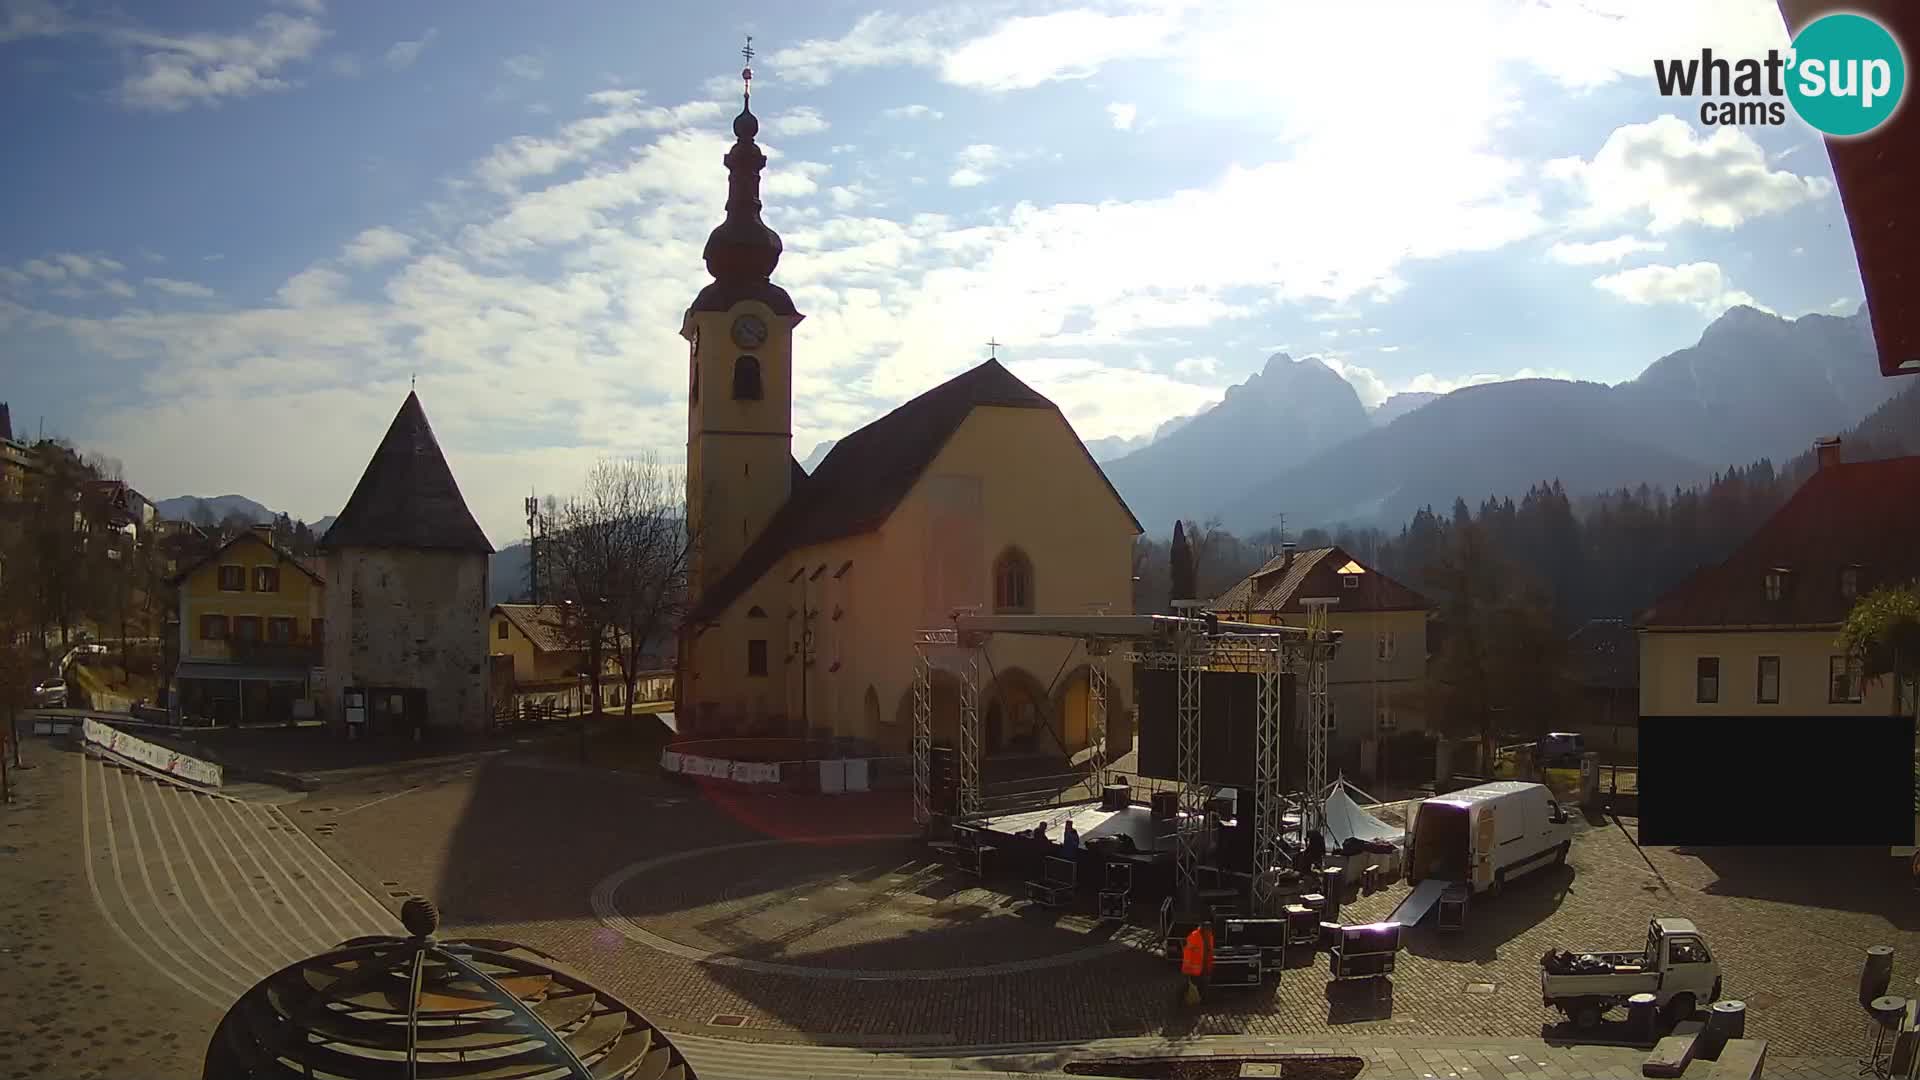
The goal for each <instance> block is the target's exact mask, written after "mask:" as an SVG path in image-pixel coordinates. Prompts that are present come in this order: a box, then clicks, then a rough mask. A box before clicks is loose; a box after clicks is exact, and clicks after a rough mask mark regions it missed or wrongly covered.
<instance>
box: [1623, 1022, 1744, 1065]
mask: <svg viewBox="0 0 1920 1080" xmlns="http://www.w3.org/2000/svg"><path fill="white" fill-rule="evenodd" d="M1705 1030H1706V1027H1705V1025H1703V1024H1701V1023H1700V1022H1699V1021H1697V1020H1693V1021H1681V1022H1680V1023H1678V1024H1676V1025H1674V1028H1673V1034H1671V1035H1668V1036H1667V1037H1666V1038H1664V1039H1661V1040H1660V1041H1659V1042H1657V1043H1655V1044H1653V1052H1652V1053H1650V1054H1648V1055H1647V1060H1646V1061H1645V1062H1644V1063H1642V1064H1641V1066H1640V1075H1642V1076H1658V1077H1671V1076H1679V1075H1680V1074H1681V1073H1683V1072H1686V1071H1687V1063H1688V1062H1690V1061H1692V1060H1693V1055H1694V1053H1695V1052H1696V1051H1698V1050H1699V1048H1700V1033H1701V1032H1702V1031H1705ZM1728 1045H1732V1044H1731V1043H1729V1044H1728Z"/></svg>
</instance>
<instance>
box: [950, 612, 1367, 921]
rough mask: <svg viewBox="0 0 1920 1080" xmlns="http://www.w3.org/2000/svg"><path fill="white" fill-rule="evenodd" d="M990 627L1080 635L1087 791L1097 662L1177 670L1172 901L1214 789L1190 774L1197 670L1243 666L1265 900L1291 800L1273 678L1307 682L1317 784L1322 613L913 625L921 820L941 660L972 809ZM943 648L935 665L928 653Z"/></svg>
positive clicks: (1261, 898)
mask: <svg viewBox="0 0 1920 1080" xmlns="http://www.w3.org/2000/svg"><path fill="white" fill-rule="evenodd" d="M996 633H1013V634H1025V635H1041V636H1047V637H1059V638H1069V639H1079V640H1080V641H1081V642H1082V643H1083V644H1084V645H1085V647H1086V650H1087V658H1088V677H1087V683H1088V685H1087V710H1088V716H1087V735H1088V741H1089V743H1090V744H1091V752H1090V755H1089V760H1088V775H1087V788H1088V791H1089V793H1090V794H1096V795H1097V794H1098V792H1099V791H1100V790H1101V789H1102V788H1103V787H1105V785H1106V782H1107V773H1108V759H1107V752H1106V731H1107V715H1106V711H1107V702H1108V693H1107V678H1108V670H1107V664H1108V662H1109V661H1110V660H1111V659H1113V658H1114V657H1118V658H1119V659H1120V661H1121V662H1123V663H1136V664H1139V665H1141V666H1143V667H1149V668H1160V669H1166V670H1172V671H1173V672H1174V673H1175V678H1176V680H1177V699H1176V700H1177V704H1176V714H1177V715H1176V717H1175V722H1176V724H1177V725H1178V729H1177V732H1176V738H1177V740H1178V741H1177V751H1176V759H1175V770H1176V771H1177V772H1178V773H1179V775H1178V776H1177V777H1176V778H1175V780H1176V782H1177V783H1178V784H1179V806H1180V815H1179V818H1178V819H1177V822H1176V837H1177V844H1176V849H1175V860H1174V869H1175V875H1176V881H1177V883H1178V887H1179V890H1180V893H1181V897H1182V906H1183V908H1190V907H1191V906H1192V905H1193V900H1194V896H1195V893H1196V891H1197V889H1198V887H1199V880H1198V868H1199V866H1200V856H1201V848H1202V836H1203V830H1204V827H1205V820H1206V808H1207V803H1208V801H1209V800H1210V799H1212V798H1213V796H1214V794H1215V789H1214V788H1213V787H1212V786H1211V785H1208V784H1205V783H1203V782H1202V780H1201V777H1200V746H1201V725H1202V723H1203V722H1204V717H1203V716H1202V714H1201V676H1202V674H1203V673H1205V672H1209V671H1214V672H1220V671H1226V672H1244V673H1246V674H1248V675H1250V676H1252V677H1253V678H1255V679H1256V680H1257V681H1258V682H1257V686H1256V693H1255V701H1256V706H1257V714H1258V715H1257V717H1256V722H1255V732H1254V738H1255V743H1256V746H1255V761H1254V791H1253V807H1252V817H1253V832H1254V836H1253V850H1254V867H1255V873H1254V875H1253V881H1254V884H1253V896H1252V897H1251V899H1252V901H1253V903H1254V906H1255V907H1256V909H1258V910H1267V909H1268V908H1270V907H1271V906H1272V901H1273V891H1274V890H1273V885H1274V880H1273V874H1272V873H1271V871H1273V870H1275V869H1278V868H1280V867H1282V866H1284V865H1285V864H1286V859H1285V857H1284V853H1283V851H1282V849H1281V839H1282V837H1283V836H1284V834H1285V818H1284V815H1285V811H1286V808H1287V806H1288V805H1290V801H1289V799H1288V798H1287V793H1286V792H1285V791H1284V790H1283V789H1282V788H1283V781H1282V772H1281V766H1282V761H1281V743H1282V739H1283V734H1284V733H1283V732H1282V730H1281V721H1280V718H1281V716H1282V714H1283V709H1282V702H1281V696H1282V690H1281V685H1282V684H1281V676H1282V675H1283V674H1285V673H1288V672H1292V673H1295V674H1297V675H1300V676H1302V677H1304V679H1305V682H1306V691H1307V692H1306V699H1307V715H1306V717H1305V718H1304V719H1305V722H1304V724H1303V725H1302V726H1303V727H1304V729H1305V735H1306V739H1305V742H1306V758H1307V761H1306V765H1307V788H1306V789H1307V791H1308V792H1314V793H1319V792H1323V791H1324V790H1325V788H1326V763H1327V739H1328V735H1329V727H1328V725H1329V721H1330V717H1329V716H1328V701H1327V665H1328V663H1329V661H1330V660H1331V659H1332V656H1333V651H1334V648H1335V646H1336V645H1337V643H1338V641H1339V638H1340V634H1339V632H1338V631H1333V630H1329V629H1328V628H1327V626H1326V622H1325V618H1324V615H1321V616H1320V617H1318V618H1316V619H1314V620H1313V621H1312V622H1311V623H1310V624H1309V626H1307V627H1305V628H1301V627H1283V626H1267V625H1264V624H1253V623H1223V622H1220V621H1219V620H1217V619H1214V618H1209V617H1196V616H1166V615H1137V616H1105V615H1101V616H1080V617H1075V616H1057V617H1055V616H1032V615H1027V616H974V615H961V616H957V617H956V618H955V619H954V627H953V628H952V629H936V630H922V631H918V632H916V633H915V635H914V650H915V663H914V685H913V703H914V715H913V790H914V820H915V822H916V823H918V824H920V825H921V826H923V827H924V826H925V825H926V824H927V823H928V822H929V821H931V820H932V816H933V795H932V777H931V758H932V746H933V672H934V670H935V669H936V668H940V669H942V670H951V671H954V672H955V674H957V675H958V676H959V679H960V731H959V744H960V745H959V748H958V749H959V753H958V755H957V756H958V757H959V758H960V761H959V763H958V771H959V777H958V779H959V798H958V800H957V801H958V807H957V808H958V810H959V815H960V817H962V818H969V817H974V816H977V815H978V814H979V808H980V766H981V760H980V708H979V704H980V702H979V692H980V691H979V661H980V656H981V654H982V652H983V651H984V650H985V648H986V647H987V642H988V641H989V640H990V639H991V638H992V636H993V635H994V634H996ZM942 654H944V657H945V659H946V660H947V662H946V663H938V662H936V657H939V656H941V655H942ZM1299 808H1300V811H1301V815H1302V827H1303V828H1304V829H1305V830H1307V831H1309V832H1310V831H1311V830H1314V829H1318V828H1320V827H1321V825H1322V824H1323V817H1324V810H1323V807H1322V804H1321V802H1320V800H1319V798H1305V799H1301V800H1300V807H1299Z"/></svg>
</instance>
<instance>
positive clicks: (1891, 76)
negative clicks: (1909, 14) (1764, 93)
mask: <svg viewBox="0 0 1920 1080" xmlns="http://www.w3.org/2000/svg"><path fill="white" fill-rule="evenodd" d="M1788 63H1790V64H1791V65H1792V66H1793V72H1792V75H1791V77H1790V78H1789V79H1788V80H1787V99H1788V100H1790V101H1792V102H1793V111H1794V112H1797V113H1799V114H1800V119H1802V120H1805V121H1806V122H1807V123H1809V124H1811V125H1813V126H1814V127H1815V128H1816V129H1818V130H1819V131H1822V132H1824V133H1826V134H1828V135H1839V136H1847V135H1865V134H1866V133H1867V132H1869V131H1872V130H1873V129H1874V128H1877V127H1879V126H1880V125H1881V124H1884V123H1886V122H1887V118H1888V117H1890V116H1892V115H1893V112H1894V110H1895V109H1897V108H1899V107H1900V96H1901V94H1902V93H1903V92H1904V91H1905V90H1906V88H1907V61H1906V58H1905V57H1904V56H1903V55H1902V54H1901V52H1900V43H1899V42H1897V41H1895V40H1893V35H1892V34H1889V33H1887V29H1886V27H1884V26H1881V25H1880V24H1879V23H1877V22H1874V21H1873V20H1872V19H1869V18H1867V17H1866V16H1864V15H1852V14H1835V15H1826V16H1822V17H1821V18H1818V19H1815V20H1814V21H1812V22H1810V23H1808V24H1807V25H1806V26H1805V27H1803V28H1801V30H1800V33H1799V34H1797V35H1796V36H1795V37H1794V39H1793V58H1792V59H1791V60H1789V61H1788Z"/></svg>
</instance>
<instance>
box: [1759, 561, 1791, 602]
mask: <svg viewBox="0 0 1920 1080" xmlns="http://www.w3.org/2000/svg"><path fill="white" fill-rule="evenodd" d="M1763 586H1764V588H1765V589H1766V594H1767V599H1768V600H1778V599H1780V597H1781V595H1782V594H1784V593H1785V592H1786V591H1787V572H1786V571H1785V570H1782V569H1778V568H1775V569H1773V570H1769V571H1767V576H1766V578H1765V579H1764V581H1763Z"/></svg>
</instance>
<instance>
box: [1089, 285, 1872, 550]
mask: <svg viewBox="0 0 1920 1080" xmlns="http://www.w3.org/2000/svg"><path fill="white" fill-rule="evenodd" d="M1874 355H1875V354H1874V351H1873V342H1872V333H1871V328H1870V326H1869V325H1868V321H1867V316H1866V313H1865V310H1864V309H1862V310H1860V311H1858V312H1856V313H1855V314H1853V315H1851V316H1846V317H1838V316H1831V315H1805V316H1802V317H1800V318H1798V319H1784V318H1781V317H1779V316H1777V315H1772V314H1768V313H1766V312H1762V311H1757V310H1755V309H1753V308H1748V307H1736V308H1733V309H1731V310H1729V311H1727V312H1726V313H1725V314H1723V315H1722V316H1721V317H1720V318H1718V319H1716V320H1715V321H1714V322H1713V324H1712V325H1710V326H1708V327H1707V329H1706V331H1705V332H1704V333H1702V335H1701V337H1700V340H1699V342H1698V343H1696V344H1694V345H1692V346H1689V347H1687V348H1685V349H1681V350H1679V351H1678V352H1675V353H1672V354H1670V355H1668V356H1665V357H1662V358H1660V359H1659V360H1656V361H1654V362H1653V363H1652V364H1650V365H1648V367H1647V368H1646V369H1645V370H1644V371H1642V372H1641V373H1640V375H1639V376H1638V377H1636V378H1634V379H1632V380H1631V381H1628V382H1625V383H1621V384H1619V385H1617V386H1606V385H1603V384H1599V383H1588V382H1571V381H1564V380H1556V379H1516V380H1512V381H1509V382H1499V383H1486V384H1482V385H1478V386H1470V387H1466V388H1463V389H1460V390H1455V391H1453V392H1452V393H1449V394H1442V395H1433V396H1428V397H1425V398H1423V397H1421V396H1419V395H1397V396H1396V398H1390V399H1388V401H1387V402H1384V403H1383V404H1382V406H1381V408H1380V409H1377V410H1376V411H1375V413H1374V415H1373V417H1372V418H1368V417H1367V416H1366V413H1365V410H1364V409H1363V408H1362V406H1361V404H1360V400H1359V397H1358V395H1357V394H1356V393H1355V392H1354V390H1353V387H1352V386H1350V385H1348V384H1347V383H1346V381H1345V380H1344V379H1341V378H1340V377H1339V375H1337V374H1336V373H1334V372H1333V371H1332V369H1331V368H1328V367H1327V366H1326V365H1325V364H1323V363H1320V362H1319V361H1317V360H1313V359H1303V360H1294V359H1292V358H1290V357H1288V356H1286V355H1284V354H1279V355H1275V356H1273V357H1271V358H1269V359H1268V361H1267V364H1266V366H1265V367H1264V368H1263V369H1262V370H1261V371H1260V372H1259V373H1258V374H1256V375H1254V376H1253V377H1252V378H1250V379H1248V380H1247V381H1246V382H1245V383H1242V384H1240V385H1239V386H1236V387H1234V388H1232V389H1231V390H1229V391H1228V392H1227V397H1226V399H1225V400H1224V401H1222V402H1221V403H1220V404H1219V405H1217V406H1215V407H1214V408H1212V409H1210V410H1208V411H1206V412H1203V413H1201V414H1200V415H1199V416H1197V417H1195V418H1193V419H1192V420H1191V421H1189V422H1188V423H1187V424H1186V425H1185V426H1184V427H1183V428H1182V429H1181V430H1180V432H1179V434H1178V436H1177V437H1169V438H1166V439H1162V440H1160V441H1158V442H1156V443H1154V444H1153V445H1151V446H1148V447H1146V448H1144V449H1142V450H1137V451H1134V452H1133V453H1131V454H1128V455H1126V456H1124V457H1122V458H1120V459H1118V460H1116V461H1113V462H1111V463H1109V464H1107V465H1106V470H1107V475H1108V477H1109V478H1110V479H1112V480H1113V483H1114V486H1115V487H1117V488H1118V489H1119V491H1120V493H1121V495H1122V496H1123V497H1125V498H1126V500H1127V502H1128V505H1129V506H1131V507H1132V508H1133V511H1134V514H1135V515H1136V516H1137V517H1139V518H1140V520H1141V521H1142V522H1143V523H1144V524H1145V525H1146V526H1147V531H1148V533H1149V534H1151V535H1156V536H1157V535H1162V534H1164V533H1166V532H1170V531H1171V530H1172V527H1173V521H1174V520H1176V519H1178V518H1186V519H1196V518H1198V519H1206V518H1210V517H1218V518H1220V519H1221V520H1222V521H1223V522H1224V523H1225V524H1226V525H1227V527H1228V528H1230V529H1232V530H1234V531H1236V532H1241V533H1246V532H1257V531H1260V530H1264V529H1268V528H1271V527H1273V526H1274V525H1275V524H1277V519H1278V516H1279V515H1281V514H1285V515H1286V521H1287V524H1288V525H1289V526H1290V527H1295V528H1304V527H1308V526H1313V525H1335V524H1342V523H1345V524H1351V525H1385V526H1393V525H1396V524H1397V523H1399V522H1403V521H1405V519H1406V518H1407V517H1408V516H1410V515H1411V514H1412V513H1413V512H1414V511H1416V510H1418V509H1419V508H1420V507H1422V506H1426V505H1434V506H1440V507H1444V506H1446V505H1448V504H1451V503H1452V501H1453V500H1454V499H1455V498H1456V497H1459V496H1465V497H1466V498H1467V499H1468V500H1469V501H1470V502H1478V501H1479V500H1480V499H1483V498H1485V497H1487V496H1488V495H1513V494H1518V493H1520V492H1522V491H1525V490H1526V489H1527V487H1528V486H1530V485H1532V484H1534V483H1538V482H1542V481H1550V480H1553V479H1556V478H1557V479H1559V480H1560V481H1561V482H1562V483H1563V484H1564V485H1565V486H1566V488H1567V490H1568V491H1569V492H1571V493H1584V492H1591V491H1599V490H1604V489H1607V488H1614V487H1618V486H1620V485H1623V484H1624V485H1638V484H1641V483H1647V484H1652V485H1655V486H1670V485H1673V484H1690V483H1693V482H1696V481H1699V480H1703V479H1705V478H1706V477H1708V476H1710V475H1711V474H1712V473H1713V471H1714V470H1715V469H1716V468H1725V467H1726V466H1728V465H1731V464H1746V463H1748V462H1751V461H1754V460H1756V459H1759V458H1762V457H1771V458H1773V459H1775V460H1776V461H1778V460H1784V459H1786V458H1789V457H1791V456H1793V455H1794V454H1796V453H1798V452H1799V451H1801V450H1804V449H1805V448H1806V447H1807V445H1808V444H1809V443H1811V442H1812V440H1813V439H1815V438H1817V437H1819V436H1821V435H1831V434H1834V433H1837V432H1839V431H1841V430H1844V429H1846V428H1847V427H1849V426H1851V425H1853V424H1855V423H1857V422H1858V421H1859V420H1860V419H1861V418H1862V417H1863V416H1865V415H1866V414H1868V413H1870V412H1872V411H1873V410H1874V409H1875V408H1877V407H1878V406H1880V405H1881V404H1883V403H1884V402H1885V401H1886V400H1887V399H1888V398H1889V397H1891V396H1892V395H1893V394H1894V393H1895V392H1896V391H1898V390H1900V389H1903V388H1904V384H1900V383H1899V382H1898V380H1890V379H1885V378H1883V377H1882V376H1881V375H1880V374H1879V369H1878V365H1877V363H1876V361H1875V359H1874ZM1400 398H1405V399H1407V400H1404V401H1402V400H1399V399H1400ZM1389 406H1392V408H1391V409H1389V408H1388V407H1389ZM1383 414H1384V416H1383Z"/></svg>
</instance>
